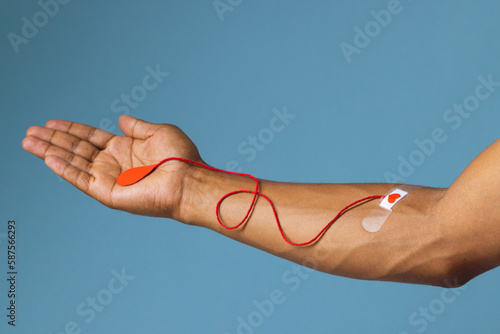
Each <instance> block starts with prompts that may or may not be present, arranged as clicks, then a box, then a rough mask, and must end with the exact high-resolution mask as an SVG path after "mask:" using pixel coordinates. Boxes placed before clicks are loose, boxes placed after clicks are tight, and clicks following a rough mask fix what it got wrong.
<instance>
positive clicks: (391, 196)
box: [387, 194, 401, 204]
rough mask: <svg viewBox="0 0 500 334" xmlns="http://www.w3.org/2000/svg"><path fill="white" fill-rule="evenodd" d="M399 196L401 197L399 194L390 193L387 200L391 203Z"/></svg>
mask: <svg viewBox="0 0 500 334" xmlns="http://www.w3.org/2000/svg"><path fill="white" fill-rule="evenodd" d="M400 197H401V195H400V194H391V195H389V198H388V199H387V201H388V202H389V203H391V204H392V203H394V202H396V200H397V199H398V198H400Z"/></svg>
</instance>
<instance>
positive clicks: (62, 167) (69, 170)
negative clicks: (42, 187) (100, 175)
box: [45, 155, 93, 193]
mask: <svg viewBox="0 0 500 334" xmlns="http://www.w3.org/2000/svg"><path fill="white" fill-rule="evenodd" d="M45 164H46V165H47V166H48V167H49V168H50V169H52V170H53V171H54V173H56V174H57V175H59V176H60V177H62V178H63V179H65V180H66V181H68V182H69V183H71V184H72V185H74V186H75V187H76V188H78V189H80V190H81V191H83V192H85V193H89V188H90V182H91V180H92V178H93V177H92V176H91V175H90V174H89V173H87V172H85V171H83V170H81V169H79V168H77V167H75V166H73V165H71V164H70V163H68V162H67V161H65V160H63V159H61V158H60V157H58V156H55V155H49V156H47V157H46V158H45Z"/></svg>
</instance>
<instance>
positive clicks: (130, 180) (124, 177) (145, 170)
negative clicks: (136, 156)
mask: <svg viewBox="0 0 500 334" xmlns="http://www.w3.org/2000/svg"><path fill="white" fill-rule="evenodd" d="M156 166H157V165H149V166H141V167H134V168H130V169H127V170H126V171H124V172H123V173H121V174H120V175H118V178H117V179H116V183H118V184H119V185H120V186H129V185H131V184H134V183H136V182H137V181H140V180H141V179H142V178H144V177H145V176H146V175H148V174H149V173H151V171H152V170H153V169H155V168H156Z"/></svg>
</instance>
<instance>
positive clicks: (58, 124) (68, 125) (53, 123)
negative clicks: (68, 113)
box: [45, 120, 116, 150]
mask: <svg viewBox="0 0 500 334" xmlns="http://www.w3.org/2000/svg"><path fill="white" fill-rule="evenodd" d="M45 127H46V128H49V129H54V130H58V131H62V132H66V133H69V134H70V135H73V136H75V137H77V138H80V139H82V140H84V141H88V142H89V143H91V144H92V145H94V146H95V147H97V148H98V149H101V150H102V149H104V148H106V144H107V143H108V142H109V141H110V140H111V139H113V138H114V137H116V136H115V135H114V134H112V133H109V132H107V131H104V130H101V129H97V128H94V127H93V126H90V125H86V124H82V123H75V122H70V121H62V120H50V121H48V122H47V123H46V124H45Z"/></svg>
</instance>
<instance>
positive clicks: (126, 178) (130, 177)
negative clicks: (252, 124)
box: [116, 158, 384, 246]
mask: <svg viewBox="0 0 500 334" xmlns="http://www.w3.org/2000/svg"><path fill="white" fill-rule="evenodd" d="M171 160H177V161H183V162H186V163H190V164H193V165H196V166H199V167H203V168H206V169H209V170H213V171H216V172H221V173H227V174H233V175H239V176H246V177H249V178H251V179H252V180H254V181H255V190H235V191H232V192H229V193H227V194H225V195H224V196H222V197H221V199H220V200H219V201H218V202H217V205H216V207H215V215H216V217H217V221H218V222H219V224H220V225H221V226H222V227H224V228H226V229H229V230H232V229H236V228H238V227H240V226H241V225H242V224H244V223H245V221H247V219H248V217H249V216H250V213H251V212H252V209H253V207H254V205H255V202H256V201H257V197H258V196H260V197H262V198H264V199H265V200H266V201H268V202H269V205H271V209H272V211H273V215H274V218H275V220H276V223H277V225H278V229H279V231H280V234H281V236H282V237H283V239H284V240H285V241H286V242H287V243H289V244H290V245H293V246H307V245H310V244H312V243H314V242H316V241H317V240H318V239H319V238H321V236H322V235H323V234H324V233H325V232H326V231H327V230H328V229H329V228H330V226H332V225H333V223H334V222H335V221H336V220H337V219H338V218H339V217H340V216H341V215H342V214H343V213H344V212H346V211H347V210H348V209H349V208H351V207H353V206H354V205H356V204H359V203H365V202H367V201H369V200H372V199H375V198H383V197H384V195H373V196H368V197H364V198H361V199H359V200H357V201H355V202H352V203H351V204H349V205H347V206H346V207H344V208H343V209H342V210H340V211H339V213H337V215H336V216H335V217H334V218H333V219H332V220H330V221H329V222H328V224H326V225H325V227H323V229H321V231H319V233H318V234H317V235H316V236H315V237H314V238H312V239H311V240H309V241H305V242H300V243H296V242H292V241H290V240H289V239H288V238H287V237H286V235H285V233H284V231H283V228H282V227H281V223H280V221H279V219H278V214H277V213H276V209H275V208H274V204H273V202H272V201H271V199H270V198H269V197H267V196H266V195H264V194H262V193H260V192H259V180H258V179H257V178H256V177H254V176H252V175H250V174H244V173H237V172H230V171H225V170H222V169H218V168H214V167H210V166H207V165H203V164H201V163H199V162H195V161H191V160H188V159H183V158H167V159H164V160H162V161H160V162H159V163H157V164H156V165H149V166H141V167H135V168H131V169H128V170H126V171H124V172H123V173H121V174H120V175H118V178H117V179H116V183H117V184H118V185H120V186H129V185H132V184H134V183H136V182H138V181H140V180H142V179H143V178H145V177H146V176H148V175H149V174H151V173H152V172H153V171H154V170H155V169H156V168H158V167H159V166H160V165H162V164H163V163H165V162H167V161H171ZM240 193H248V194H253V199H252V203H251V204H250V208H249V209H248V211H247V213H246V215H245V217H244V218H243V219H242V220H241V221H240V222H239V223H238V224H236V225H234V226H227V225H226V224H224V223H223V222H222V220H221V218H220V206H221V204H222V202H223V201H224V200H225V199H226V198H228V197H230V196H232V195H235V194H240Z"/></svg>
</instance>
